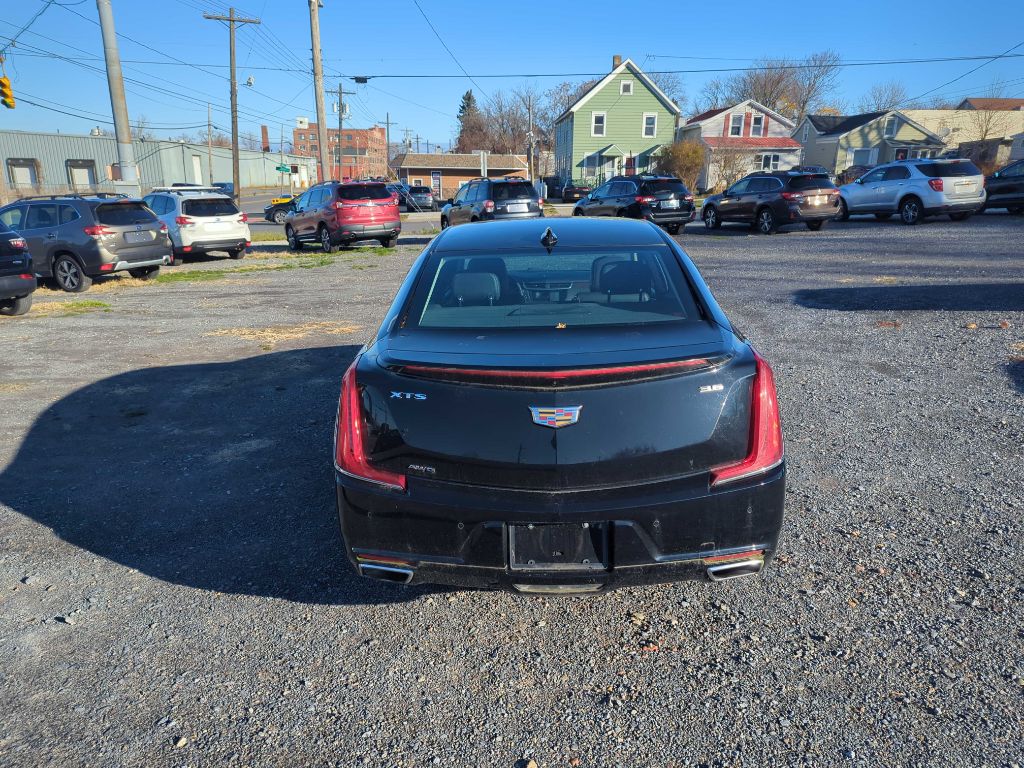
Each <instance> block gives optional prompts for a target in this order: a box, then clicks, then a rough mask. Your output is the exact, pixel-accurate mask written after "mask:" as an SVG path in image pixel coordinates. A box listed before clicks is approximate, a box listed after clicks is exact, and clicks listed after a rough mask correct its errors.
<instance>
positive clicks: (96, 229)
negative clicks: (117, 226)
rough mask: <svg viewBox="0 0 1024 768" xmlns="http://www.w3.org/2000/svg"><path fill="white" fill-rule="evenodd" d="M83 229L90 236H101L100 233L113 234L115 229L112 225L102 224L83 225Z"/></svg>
mask: <svg viewBox="0 0 1024 768" xmlns="http://www.w3.org/2000/svg"><path fill="white" fill-rule="evenodd" d="M82 231H83V232H85V234H87V235H88V236H89V237H99V236H100V235H112V234H114V230H112V229H111V228H110V227H105V226H103V225H102V224H96V225H94V226H91V227H83V228H82Z"/></svg>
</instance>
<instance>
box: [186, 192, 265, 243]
mask: <svg viewBox="0 0 1024 768" xmlns="http://www.w3.org/2000/svg"><path fill="white" fill-rule="evenodd" d="M181 212H182V214H183V215H184V216H185V217H187V218H189V219H191V221H192V223H191V225H189V226H190V229H189V234H190V235H191V237H192V240H193V241H200V242H202V241H204V240H207V241H215V240H238V239H242V240H248V238H249V230H248V225H247V224H246V222H245V220H244V219H243V214H241V213H240V212H239V210H238V207H237V206H236V205H235V203H234V201H232V200H230V199H229V198H226V197H207V198H198V199H194V200H183V201H182V203H181Z"/></svg>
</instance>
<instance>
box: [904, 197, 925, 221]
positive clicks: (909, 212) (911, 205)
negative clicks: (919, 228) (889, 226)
mask: <svg viewBox="0 0 1024 768" xmlns="http://www.w3.org/2000/svg"><path fill="white" fill-rule="evenodd" d="M920 220H921V201H920V200H918V199H917V198H916V197H908V198H906V199H905V200H904V201H903V202H901V203H900V221H902V222H903V223H904V224H917V222H919V221H920Z"/></svg>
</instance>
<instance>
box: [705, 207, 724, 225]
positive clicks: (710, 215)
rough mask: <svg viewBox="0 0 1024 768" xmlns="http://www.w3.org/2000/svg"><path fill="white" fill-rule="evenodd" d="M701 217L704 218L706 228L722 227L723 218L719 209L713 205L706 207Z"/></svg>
mask: <svg viewBox="0 0 1024 768" xmlns="http://www.w3.org/2000/svg"><path fill="white" fill-rule="evenodd" d="M701 218H702V219H704V227H705V228H706V229H721V228H722V219H721V218H719V216H718V209H717V208H715V206H713V205H709V206H708V207H707V208H705V209H704V215H703V216H701Z"/></svg>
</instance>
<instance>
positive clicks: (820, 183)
mask: <svg viewBox="0 0 1024 768" xmlns="http://www.w3.org/2000/svg"><path fill="white" fill-rule="evenodd" d="M789 188H790V189H798V190H799V189H835V188H836V185H835V184H833V183H832V182H831V180H829V178H828V176H826V175H825V174H824V173H812V174H810V175H809V176H793V177H792V178H791V179H790V180H789Z"/></svg>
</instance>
